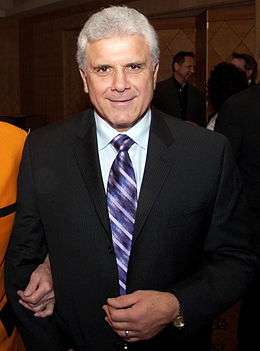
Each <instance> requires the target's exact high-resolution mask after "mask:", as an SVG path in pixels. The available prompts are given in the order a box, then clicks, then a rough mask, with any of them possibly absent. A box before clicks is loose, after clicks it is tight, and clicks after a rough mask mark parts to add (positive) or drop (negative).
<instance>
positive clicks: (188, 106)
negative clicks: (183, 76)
mask: <svg viewBox="0 0 260 351" xmlns="http://www.w3.org/2000/svg"><path fill="white" fill-rule="evenodd" d="M179 89H181V86H180V84H179V83H178V82H177V81H176V80H175V79H174V78H173V77H171V78H169V79H166V80H164V81H160V82H158V83H157V85H156V90H155V94H154V98H153V101H152V103H153V105H154V106H155V107H156V108H158V109H159V110H161V111H163V112H164V113H167V114H169V115H171V116H175V117H177V118H180V119H183V120H187V121H191V122H194V123H196V124H198V125H201V126H205V124H206V118H205V108H206V102H205V98H204V97H203V95H202V93H201V92H200V91H199V89H198V88H196V87H195V86H193V85H191V84H189V83H186V84H185V86H184V88H182V89H185V90H184V91H183V92H181V93H180V92H179ZM181 96H183V99H182V97H181Z"/></svg>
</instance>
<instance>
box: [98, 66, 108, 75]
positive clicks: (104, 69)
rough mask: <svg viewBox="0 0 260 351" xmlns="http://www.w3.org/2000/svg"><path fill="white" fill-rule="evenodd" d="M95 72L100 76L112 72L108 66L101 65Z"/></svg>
mask: <svg viewBox="0 0 260 351" xmlns="http://www.w3.org/2000/svg"><path fill="white" fill-rule="evenodd" d="M94 71H95V72H96V73H98V74H100V75H106V74H108V73H109V72H110V71H111V67H110V66H108V65H101V66H98V67H96V68H95V69H94Z"/></svg>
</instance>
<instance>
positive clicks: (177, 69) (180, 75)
mask: <svg viewBox="0 0 260 351" xmlns="http://www.w3.org/2000/svg"><path fill="white" fill-rule="evenodd" d="M194 71H195V64H194V59H193V57H191V56H186V57H185V60H184V62H183V63H181V64H179V63H177V62H176V63H175V64H174V76H175V79H176V80H177V81H179V82H180V83H181V84H182V83H185V82H187V81H188V79H189V78H190V76H191V75H192V74H193V73H194Z"/></svg>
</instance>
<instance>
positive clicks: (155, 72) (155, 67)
mask: <svg viewBox="0 0 260 351" xmlns="http://www.w3.org/2000/svg"><path fill="white" fill-rule="evenodd" d="M158 70H159V62H158V63H156V65H155V66H154V69H153V90H155V87H156V82H157V75H158Z"/></svg>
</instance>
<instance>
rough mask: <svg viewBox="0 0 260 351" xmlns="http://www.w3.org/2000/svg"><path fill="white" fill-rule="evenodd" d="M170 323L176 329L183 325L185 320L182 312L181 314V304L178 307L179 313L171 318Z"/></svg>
mask: <svg viewBox="0 0 260 351" xmlns="http://www.w3.org/2000/svg"><path fill="white" fill-rule="evenodd" d="M172 324H173V325H174V327H175V328H177V329H182V328H183V327H185V322H184V317H183V314H182V310H181V306H180V309H179V314H178V315H177V317H176V318H175V319H174V320H173V322H172Z"/></svg>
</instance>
